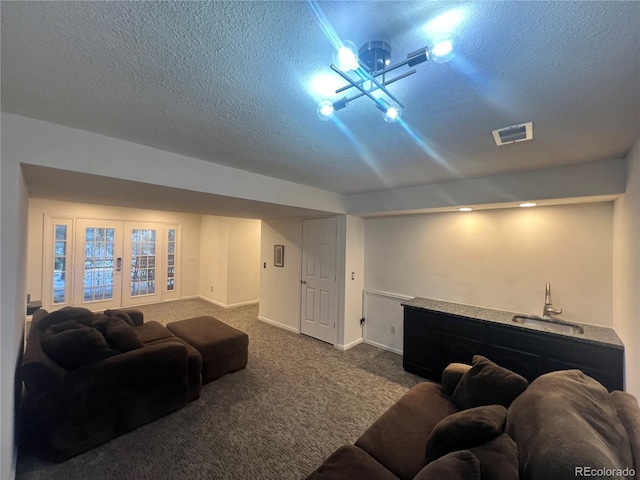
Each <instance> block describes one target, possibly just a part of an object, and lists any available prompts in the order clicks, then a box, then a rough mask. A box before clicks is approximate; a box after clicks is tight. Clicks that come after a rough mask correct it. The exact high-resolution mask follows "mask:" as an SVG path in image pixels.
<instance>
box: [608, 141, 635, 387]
mask: <svg viewBox="0 0 640 480" xmlns="http://www.w3.org/2000/svg"><path fill="white" fill-rule="evenodd" d="M627 161H628V175H627V188H626V190H625V194H624V196H623V197H621V198H620V199H618V200H616V202H615V208H614V222H613V224H614V229H613V239H614V242H613V261H614V263H613V285H614V290H613V292H614V296H613V326H614V328H615V330H616V332H618V335H619V336H620V338H621V339H622V341H623V342H624V344H625V357H626V358H625V364H626V389H627V391H629V392H631V393H633V394H634V395H635V396H636V397H638V398H640V140H638V141H637V142H636V144H635V145H634V147H633V149H632V150H631V152H630V153H629V155H628V157H627Z"/></svg>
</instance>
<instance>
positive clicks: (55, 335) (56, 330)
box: [41, 320, 120, 370]
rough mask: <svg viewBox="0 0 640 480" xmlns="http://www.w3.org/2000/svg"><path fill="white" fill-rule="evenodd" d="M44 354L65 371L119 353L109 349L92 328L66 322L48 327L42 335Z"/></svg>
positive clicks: (74, 322)
mask: <svg viewBox="0 0 640 480" xmlns="http://www.w3.org/2000/svg"><path fill="white" fill-rule="evenodd" d="M41 346H42V349H43V350H44V352H45V353H46V354H47V355H48V356H49V357H50V358H51V360H53V361H54V362H56V363H57V364H58V365H60V366H61V367H63V368H65V369H66V370H73V369H74V368H78V367H81V366H83V365H87V364H89V363H93V362H97V361H99V360H103V359H105V358H109V357H112V356H114V355H117V354H118V353H120V352H117V351H115V350H112V349H111V348H109V344H108V343H107V341H106V340H105V338H104V336H103V335H102V334H101V333H100V332H99V331H98V330H97V329H96V328H93V327H88V326H86V325H83V324H81V323H78V322H76V321H75V320H66V321H64V322H60V323H57V324H55V325H51V326H50V327H48V328H47V329H46V330H45V331H44V333H43V334H42V340H41Z"/></svg>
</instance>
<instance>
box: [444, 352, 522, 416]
mask: <svg viewBox="0 0 640 480" xmlns="http://www.w3.org/2000/svg"><path fill="white" fill-rule="evenodd" d="M472 364H473V367H471V369H470V370H469V371H468V372H467V373H465V374H464V375H463V376H462V378H461V379H460V381H459V382H458V385H456V388H455V390H454V391H453V395H452V396H451V398H452V400H453V401H454V403H455V404H456V405H458V407H460V408H461V409H463V410H464V409H467V408H473V407H479V406H482V405H493V404H497V405H502V406H503V407H505V408H509V405H511V402H513V401H514V400H515V398H516V397H517V396H518V395H520V394H521V393H522V392H524V391H525V390H526V388H527V385H529V382H527V380H526V379H525V378H524V377H522V376H521V375H518V374H517V373H515V372H512V371H511V370H507V369H506V368H503V367H501V366H499V365H496V364H495V363H493V362H492V361H491V360H489V359H487V358H485V357H483V356H481V355H474V357H473V360H472Z"/></svg>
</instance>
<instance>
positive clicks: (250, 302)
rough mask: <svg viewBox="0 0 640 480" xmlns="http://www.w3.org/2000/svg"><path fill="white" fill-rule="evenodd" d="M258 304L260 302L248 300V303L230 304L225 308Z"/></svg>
mask: <svg viewBox="0 0 640 480" xmlns="http://www.w3.org/2000/svg"><path fill="white" fill-rule="evenodd" d="M258 303H260V300H249V301H248V302H239V303H232V304H230V305H227V306H226V308H235V307H244V306H245V305H256V304H258Z"/></svg>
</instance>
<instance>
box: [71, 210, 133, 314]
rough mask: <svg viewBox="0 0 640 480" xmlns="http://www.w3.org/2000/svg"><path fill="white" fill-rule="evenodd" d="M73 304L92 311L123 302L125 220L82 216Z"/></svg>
mask: <svg viewBox="0 0 640 480" xmlns="http://www.w3.org/2000/svg"><path fill="white" fill-rule="evenodd" d="M75 244H76V254H75V262H74V263H75V282H74V286H73V299H74V301H73V304H74V305H75V306H81V307H85V308H88V309H90V310H101V309H105V308H115V307H120V306H121V305H122V262H123V260H122V222H113V221H104V220H89V219H78V221H77V224H76V243H75Z"/></svg>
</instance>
